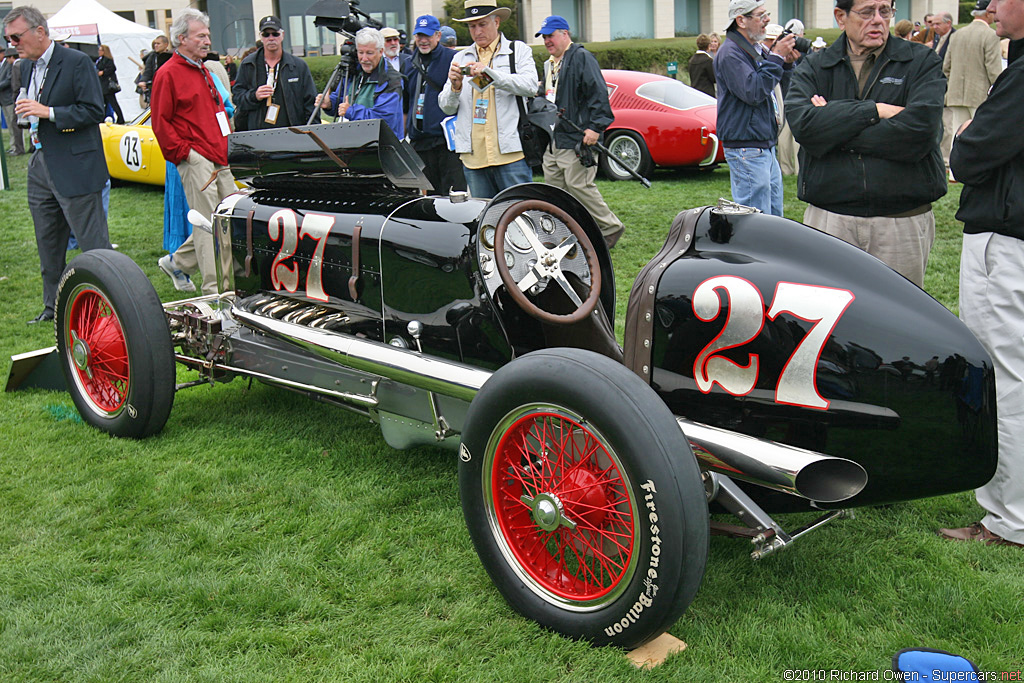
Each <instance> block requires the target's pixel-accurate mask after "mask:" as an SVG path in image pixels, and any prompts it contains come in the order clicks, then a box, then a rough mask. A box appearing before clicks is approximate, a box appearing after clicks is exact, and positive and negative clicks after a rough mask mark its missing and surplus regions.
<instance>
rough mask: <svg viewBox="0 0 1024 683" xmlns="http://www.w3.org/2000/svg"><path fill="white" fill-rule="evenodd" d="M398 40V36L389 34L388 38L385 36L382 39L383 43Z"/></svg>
mask: <svg viewBox="0 0 1024 683" xmlns="http://www.w3.org/2000/svg"><path fill="white" fill-rule="evenodd" d="M398 41H399V38H398V36H391V37H390V38H385V39H384V42H385V43H392V42H394V43H397V42H398Z"/></svg>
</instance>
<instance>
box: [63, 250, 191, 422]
mask: <svg viewBox="0 0 1024 683" xmlns="http://www.w3.org/2000/svg"><path fill="white" fill-rule="evenodd" d="M54 313H55V314H56V318H57V324H56V327H55V331H56V333H57V355H58V358H59V360H60V366H61V371H62V372H63V374H64V380H65V383H66V384H67V387H68V392H69V393H70V394H71V400H72V401H74V402H75V407H76V408H78V413H79V414H80V415H81V416H82V420H83V421H84V422H86V423H87V424H89V425H92V426H93V427H95V428H97V429H100V430H102V431H104V432H106V433H108V434H112V435H113V436H121V437H128V438H132V439H141V438H144V437H147V436H150V435H152V434H155V433H156V432H158V431H160V429H162V428H163V426H164V424H165V423H166V422H167V416H168V415H169V414H170V412H171V405H172V404H173V402H174V348H173V346H172V345H171V335H170V330H169V329H168V327H167V317H166V316H165V315H164V311H163V305H162V304H161V303H160V297H158V296H157V294H156V290H154V289H153V285H152V283H150V281H149V279H148V278H147V277H146V274H145V273H143V272H142V270H141V269H140V268H139V267H138V266H137V265H136V264H135V262H134V261H132V260H131V259H130V258H128V257H127V256H125V255H124V254H120V253H118V252H116V251H111V250H107V249H92V250H90V251H87V252H85V253H83V254H81V255H79V256H78V257H77V258H75V259H74V260H73V261H72V262H71V263H69V264H68V267H67V268H66V269H65V270H64V274H63V275H62V276H61V279H60V286H59V287H58V288H57V298H56V307H55V309H54Z"/></svg>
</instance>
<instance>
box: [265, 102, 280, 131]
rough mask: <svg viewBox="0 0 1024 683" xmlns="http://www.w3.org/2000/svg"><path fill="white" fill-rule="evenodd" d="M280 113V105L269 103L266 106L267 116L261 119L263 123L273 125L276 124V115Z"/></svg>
mask: <svg viewBox="0 0 1024 683" xmlns="http://www.w3.org/2000/svg"><path fill="white" fill-rule="evenodd" d="M279 113H281V105H279V104H274V103H273V102H270V103H268V104H267V115H266V116H265V117H263V122H264V123H269V124H270V125H272V126H273V125H275V124H276V123H277V115H278V114H279Z"/></svg>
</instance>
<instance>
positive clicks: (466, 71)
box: [462, 64, 473, 76]
mask: <svg viewBox="0 0 1024 683" xmlns="http://www.w3.org/2000/svg"><path fill="white" fill-rule="evenodd" d="M462 75H463V76H472V75H473V67H471V66H469V65H468V64H467V65H465V66H463V67H462Z"/></svg>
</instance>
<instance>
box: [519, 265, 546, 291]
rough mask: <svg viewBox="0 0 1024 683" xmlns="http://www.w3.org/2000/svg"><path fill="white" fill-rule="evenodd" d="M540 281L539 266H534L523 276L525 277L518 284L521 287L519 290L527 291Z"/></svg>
mask: <svg viewBox="0 0 1024 683" xmlns="http://www.w3.org/2000/svg"><path fill="white" fill-rule="evenodd" d="M538 282H540V277H539V276H538V275H537V268H536V266H534V268H533V269H532V270H530V272H529V273H527V274H526V276H525V277H523V279H522V280H520V281H519V282H518V283H517V284H516V286H517V287H519V291H520V292H525V291H526V290H528V289H529V288H530V287H533V286H534V285H535V284H537V283H538Z"/></svg>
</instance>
